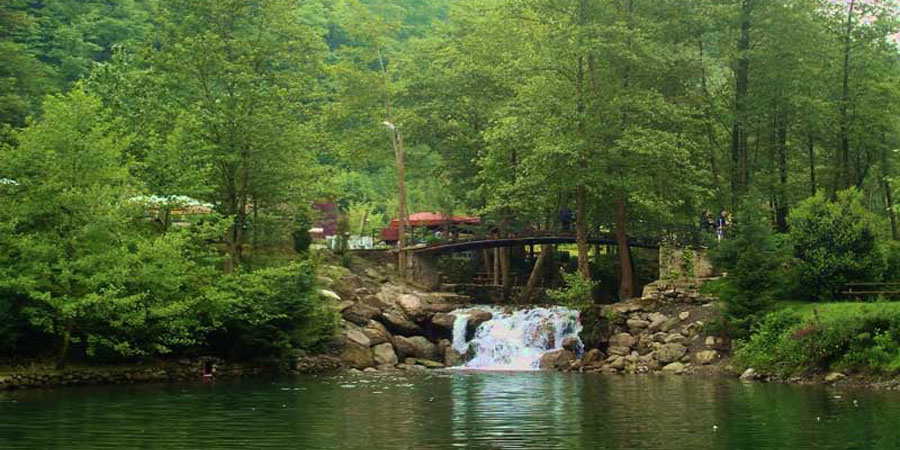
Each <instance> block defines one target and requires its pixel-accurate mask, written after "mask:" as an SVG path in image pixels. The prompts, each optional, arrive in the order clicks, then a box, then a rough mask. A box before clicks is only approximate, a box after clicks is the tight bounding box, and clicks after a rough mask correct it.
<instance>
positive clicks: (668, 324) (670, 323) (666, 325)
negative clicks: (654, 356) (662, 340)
mask: <svg viewBox="0 0 900 450" xmlns="http://www.w3.org/2000/svg"><path fill="white" fill-rule="evenodd" d="M677 325H678V319H669V320H667V321H665V322H663V323H662V325H660V326H659V331H662V332H665V333H668V332H669V331H670V330H672V328H675V327H676V326H677Z"/></svg>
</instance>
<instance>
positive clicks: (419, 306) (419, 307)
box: [397, 294, 428, 321]
mask: <svg viewBox="0 0 900 450" xmlns="http://www.w3.org/2000/svg"><path fill="white" fill-rule="evenodd" d="M397 304H398V305H400V308H401V309H402V310H403V312H405V313H406V316H407V317H409V318H410V319H412V320H415V321H420V320H422V319H423V318H425V316H427V315H428V311H427V309H426V306H427V305H428V304H427V303H425V301H424V300H422V299H421V298H419V297H418V296H415V295H412V294H403V295H401V296H400V298H399V299H398V300H397Z"/></svg>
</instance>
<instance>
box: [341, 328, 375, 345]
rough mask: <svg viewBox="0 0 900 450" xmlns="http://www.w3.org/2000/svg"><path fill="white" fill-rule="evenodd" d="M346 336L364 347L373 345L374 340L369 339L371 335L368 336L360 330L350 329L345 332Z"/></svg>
mask: <svg viewBox="0 0 900 450" xmlns="http://www.w3.org/2000/svg"><path fill="white" fill-rule="evenodd" d="M344 336H346V337H347V339H349V340H351V341H353V342H355V343H357V344H359V345H362V346H363V347H371V346H372V340H371V339H369V336H366V334H365V333H363V332H362V331H360V330H349V331H347V332H345V333H344Z"/></svg>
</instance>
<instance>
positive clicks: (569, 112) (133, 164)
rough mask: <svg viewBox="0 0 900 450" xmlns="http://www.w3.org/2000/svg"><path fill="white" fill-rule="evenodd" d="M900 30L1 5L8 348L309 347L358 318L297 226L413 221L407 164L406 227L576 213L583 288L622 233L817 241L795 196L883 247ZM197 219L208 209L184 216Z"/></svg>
mask: <svg viewBox="0 0 900 450" xmlns="http://www.w3.org/2000/svg"><path fill="white" fill-rule="evenodd" d="M895 13H896V8H895V6H894V4H893V2H891V1H878V0H872V1H862V0H846V1H845V0H841V1H834V0H815V1H809V0H785V1H777V2H776V1H753V0H554V1H549V0H517V1H510V0H383V1H368V0H252V1H249V0H190V1H188V0H119V1H101V0H80V1H64V0H44V1H35V0H0V347H2V349H3V352H4V353H6V354H16V353H17V352H18V353H21V352H22V351H23V350H22V348H23V346H24V345H25V344H24V343H25V342H27V343H28V346H29V347H35V346H36V344H35V343H36V342H41V343H47V346H50V347H52V348H54V350H53V351H54V352H55V351H57V349H58V351H59V352H60V353H59V357H60V358H59V359H60V361H64V360H65V359H66V355H67V353H68V352H69V351H70V350H69V348H70V345H72V344H75V347H77V349H78V351H80V352H85V353H86V354H89V355H97V356H101V357H102V356H105V357H109V358H113V357H120V356H125V357H141V356H153V355H159V354H171V353H180V352H186V351H193V350H191V349H197V348H203V349H206V350H209V349H214V350H215V349H218V350H217V351H220V352H245V353H246V354H258V351H259V350H260V346H261V344H260V343H265V345H264V346H265V347H270V348H271V351H272V352H273V353H277V352H278V351H283V350H285V349H290V348H304V349H313V348H315V347H316V346H317V345H320V344H321V343H322V342H323V340H325V337H326V336H327V335H328V333H330V332H331V331H332V330H333V329H334V327H335V326H336V325H335V323H336V320H337V319H336V318H335V317H334V314H333V313H332V312H329V311H326V310H325V309H323V307H322V306H321V305H319V303H318V302H317V300H316V294H315V290H314V289H313V287H312V286H313V285H314V284H315V262H314V261H313V260H314V259H315V258H314V257H300V258H297V257H296V256H295V255H294V250H297V251H299V252H300V253H304V250H305V249H304V248H303V247H304V245H297V246H296V247H297V248H296V249H295V248H294V247H295V245H294V244H295V241H297V240H295V239H292V236H297V230H305V229H307V228H308V227H309V224H310V223H311V221H313V220H314V219H315V216H314V211H313V210H312V209H311V205H313V204H314V203H316V202H322V201H330V202H335V203H336V204H337V205H338V206H339V207H340V208H341V210H342V211H343V212H344V213H345V215H346V217H347V219H346V220H345V226H347V227H349V228H350V230H351V231H352V233H354V234H374V233H375V232H376V231H377V230H380V228H381V227H383V226H384V225H386V223H387V222H388V221H389V220H390V219H391V218H393V217H396V216H397V211H398V195H397V184H398V169H399V170H403V171H405V174H404V177H403V178H402V179H403V180H404V181H405V184H406V186H405V191H406V197H405V201H406V202H407V205H406V206H405V207H404V209H405V210H407V211H411V212H415V211H436V212H445V213H467V214H472V215H478V216H481V217H483V218H484V219H485V220H486V221H490V222H491V223H495V224H498V226H500V227H501V229H502V230H503V232H507V231H509V230H512V229H516V228H518V227H525V226H528V225H534V226H537V227H545V228H552V227H554V226H556V222H557V221H558V218H559V211H560V210H562V209H563V208H571V209H572V210H573V211H574V212H575V217H576V224H575V225H576V226H575V229H576V231H577V233H578V235H579V250H580V251H579V260H578V272H579V273H580V274H581V276H582V278H585V279H589V278H590V277H591V267H590V262H589V260H588V253H589V252H588V251H587V248H588V246H587V241H586V236H587V235H588V234H591V233H596V232H609V233H615V234H616V235H617V237H618V240H619V244H620V248H619V252H618V255H619V256H618V257H619V261H618V264H619V266H620V267H621V268H623V269H622V270H623V272H625V271H630V270H631V269H630V266H631V263H630V261H629V251H628V249H627V245H628V244H627V236H655V237H665V236H670V235H672V236H674V235H679V234H680V233H682V232H683V231H684V230H694V229H697V228H698V226H699V222H700V217H701V211H703V210H710V211H713V214H715V213H717V212H718V211H720V210H723V209H724V210H728V211H735V212H736V213H735V214H736V216H737V220H738V221H739V222H740V221H741V220H742V218H743V217H746V218H745V219H743V220H744V223H745V224H747V227H746V228H748V229H749V228H752V227H750V226H749V225H750V222H751V216H753V219H752V220H758V221H762V222H764V223H766V224H767V225H766V228H767V230H765V232H764V233H763V234H766V233H768V232H769V231H770V230H771V231H775V232H777V233H786V232H788V230H789V229H790V230H791V232H792V233H794V234H796V236H794V234H792V236H794V237H795V238H796V239H797V240H802V238H803V237H804V236H808V235H809V233H813V234H814V233H816V231H809V227H813V228H814V227H815V226H816V225H815V224H811V225H808V227H807V234H806V235H804V234H803V228H802V227H797V230H796V231H794V229H793V227H792V223H793V222H795V221H794V220H790V217H791V216H792V214H794V210H795V209H798V205H800V206H801V207H800V208H799V209H798V211H799V212H797V213H796V218H797V219H796V223H801V222H802V219H803V214H806V215H807V216H808V215H810V214H812V215H814V213H813V212H810V210H811V209H814V208H816V207H821V208H828V207H829V206H828V205H830V204H831V203H830V202H832V201H837V202H840V201H841V199H844V201H845V202H846V203H848V204H852V205H851V206H852V207H853V208H862V209H864V210H865V211H866V214H867V215H866V217H867V220H869V221H870V222H868V223H870V224H871V227H868V228H866V230H865V233H871V234H873V235H874V236H875V237H877V238H878V239H880V240H881V241H884V242H887V241H890V240H896V239H898V237H900V236H898V225H897V218H896V217H895V214H894V209H893V205H894V202H895V198H896V197H897V196H896V193H895V191H894V190H895V189H896V188H897V186H896V185H897V183H894V179H895V177H896V174H897V173H900V161H897V158H898V156H897V149H898V148H900V142H898V141H900V133H898V131H900V128H898V125H900V121H898V119H900V110H898V106H897V105H900V84H898V76H900V66H898V62H900V61H898V48H897V41H896V40H895V39H894V36H895V34H896V33H897V32H898V31H900V29H898V27H900V24H898V22H897V17H896V14H895ZM398 151H402V152H403V153H404V155H403V156H404V158H403V164H398V162H399V158H397V154H398ZM845 190H849V191H848V192H849V193H844V192H843V191H845ZM400 198H402V197H400ZM810 198H812V200H810ZM804 202H805V203H804ZM197 205H200V206H203V205H209V206H210V208H211V209H212V211H213V212H212V213H211V214H207V215H203V216H202V218H201V219H197V220H194V221H193V222H191V223H190V224H189V225H188V226H182V225H179V226H175V224H173V222H172V220H170V213H171V211H172V210H174V209H179V208H181V209H183V208H185V207H192V206H197ZM848 207H849V206H848ZM744 210H752V211H754V214H751V215H746V216H742V215H741V214H740V213H739V211H744ZM837 215H838V216H840V214H839V213H837ZM854 217H855V216H854ZM748 239H750V238H748ZM766 239H768V238H766ZM757 241H758V240H757ZM757 241H752V239H751V241H749V243H748V242H744V241H739V242H736V243H735V245H748V246H750V247H754V246H756V247H758V245H757V244H758V242H757ZM826 245H827V244H826ZM726 250H727V249H726ZM723 253H727V251H725V252H723ZM763 254H765V253H763ZM735 258H737V257H734V258H732V261H733V260H734V259H735ZM724 264H725V265H727V264H728V263H727V262H726V263H724ZM863 269H865V268H863ZM863 269H860V271H861V273H866V271H865V270H863ZM873 270H874V269H873ZM885 270H886V269H884V268H881V269H879V271H878V275H877V278H880V277H882V274H883V273H884V271H885ZM858 272H859V271H858ZM870 272H871V271H870ZM859 277H863V276H862V275H858V274H857V278H859ZM863 278H864V277H863ZM622 279H623V280H624V281H623V282H622V283H621V286H620V287H619V296H620V297H623V298H625V297H630V296H631V295H632V294H634V293H633V292H632V291H631V289H632V283H631V282H629V281H628V280H630V275H628V274H625V273H623V275H622ZM816 282H817V281H816V279H813V280H811V281H809V282H808V284H809V283H816ZM750 283H751V284H750V285H751V286H752V285H753V281H752V280H751V282H750ZM298 292H305V293H306V294H304V295H298V294H297V293H298ZM819 294H820V293H815V292H814V293H812V295H813V296H817V295H819ZM225 349H227V350H225ZM29 351H30V352H32V353H34V352H33V348H32V349H31V350H29Z"/></svg>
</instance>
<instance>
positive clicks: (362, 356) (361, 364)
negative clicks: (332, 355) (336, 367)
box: [341, 339, 375, 370]
mask: <svg viewBox="0 0 900 450" xmlns="http://www.w3.org/2000/svg"><path fill="white" fill-rule="evenodd" d="M341 360H342V361H344V362H345V363H347V365H348V366H350V367H353V368H354V369H359V370H362V369H365V368H367V367H374V366H375V358H374V357H373V356H372V350H371V349H369V347H368V346H363V345H359V344H357V343H356V342H353V341H351V340H349V339H347V340H345V341H344V348H343V349H342V350H341Z"/></svg>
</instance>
